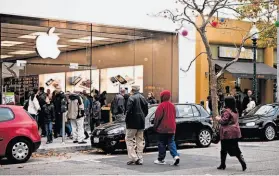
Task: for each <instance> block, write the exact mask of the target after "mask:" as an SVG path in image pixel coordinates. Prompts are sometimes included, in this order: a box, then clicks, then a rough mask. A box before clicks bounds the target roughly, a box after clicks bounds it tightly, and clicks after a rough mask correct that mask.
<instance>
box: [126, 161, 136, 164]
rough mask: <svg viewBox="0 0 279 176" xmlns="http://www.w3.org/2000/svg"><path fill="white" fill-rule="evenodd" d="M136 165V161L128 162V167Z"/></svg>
mask: <svg viewBox="0 0 279 176" xmlns="http://www.w3.org/2000/svg"><path fill="white" fill-rule="evenodd" d="M134 164H136V163H135V161H128V162H127V165H134Z"/></svg>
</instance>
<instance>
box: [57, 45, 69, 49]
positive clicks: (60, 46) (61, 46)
mask: <svg viewBox="0 0 279 176" xmlns="http://www.w3.org/2000/svg"><path fill="white" fill-rule="evenodd" d="M57 46H58V48H65V47H68V46H69V45H57Z"/></svg>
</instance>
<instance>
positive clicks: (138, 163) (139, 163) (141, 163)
mask: <svg viewBox="0 0 279 176" xmlns="http://www.w3.org/2000/svg"><path fill="white" fill-rule="evenodd" d="M135 164H136V165H143V161H142V160H141V159H138V160H137V161H136V162H135Z"/></svg>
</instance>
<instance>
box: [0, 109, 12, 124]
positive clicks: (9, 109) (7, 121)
mask: <svg viewBox="0 0 279 176" xmlns="http://www.w3.org/2000/svg"><path fill="white" fill-rule="evenodd" d="M0 109H7V110H9V111H11V112H12V115H13V118H12V119H9V120H4V121H1V120H0V123H2V122H8V121H12V120H14V119H15V113H14V111H13V110H12V109H11V108H8V107H0Z"/></svg>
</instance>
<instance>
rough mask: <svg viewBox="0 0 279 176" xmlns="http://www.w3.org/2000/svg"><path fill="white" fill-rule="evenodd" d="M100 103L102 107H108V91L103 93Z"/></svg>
mask: <svg viewBox="0 0 279 176" xmlns="http://www.w3.org/2000/svg"><path fill="white" fill-rule="evenodd" d="M100 103H101V107H103V106H106V105H107V91H104V92H102V93H101V95H100Z"/></svg>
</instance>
